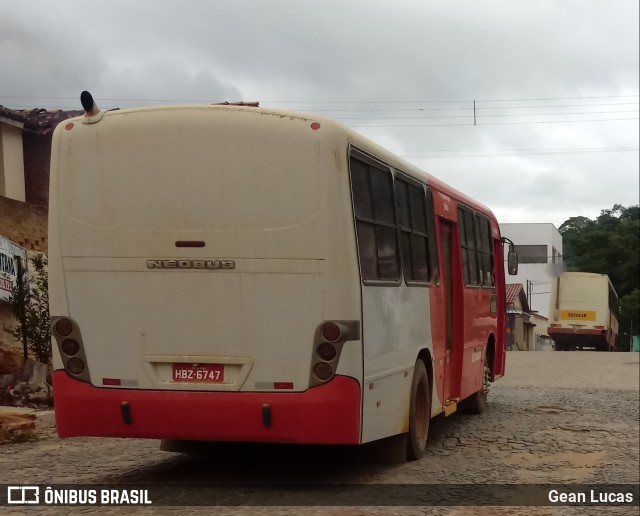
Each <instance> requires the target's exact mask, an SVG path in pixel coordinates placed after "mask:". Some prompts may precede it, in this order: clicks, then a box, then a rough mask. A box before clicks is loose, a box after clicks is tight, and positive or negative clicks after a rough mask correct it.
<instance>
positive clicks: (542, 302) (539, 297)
mask: <svg viewBox="0 0 640 516" xmlns="http://www.w3.org/2000/svg"><path fill="white" fill-rule="evenodd" d="M500 232H501V233H502V236H504V237H507V238H509V239H510V240H512V241H513V243H514V244H515V245H546V246H547V256H548V260H547V263H521V264H519V266H518V274H517V275H516V276H509V275H508V272H507V268H506V251H507V250H508V246H506V245H505V257H504V259H505V275H506V277H507V282H508V283H522V285H523V286H524V288H525V291H526V288H527V280H529V281H531V282H533V285H532V291H531V296H530V297H529V308H530V309H531V310H533V311H536V312H539V313H540V314H542V315H544V316H545V317H547V316H548V315H549V299H550V294H549V289H550V286H551V280H552V279H553V278H555V277H556V276H557V275H558V274H559V273H560V272H562V257H560V260H559V261H557V262H556V263H553V260H552V252H553V248H554V247H555V249H556V250H557V251H558V252H559V253H560V255H562V235H561V234H560V233H559V232H558V230H557V229H556V227H555V226H554V225H553V224H542V223H541V224H500Z"/></svg>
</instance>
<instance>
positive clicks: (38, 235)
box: [0, 183, 48, 253]
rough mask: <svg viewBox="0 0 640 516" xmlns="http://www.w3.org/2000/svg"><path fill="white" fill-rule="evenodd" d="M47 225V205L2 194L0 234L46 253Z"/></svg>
mask: <svg viewBox="0 0 640 516" xmlns="http://www.w3.org/2000/svg"><path fill="white" fill-rule="evenodd" d="M47 185H48V183H47ZM47 225H48V218H47V209H46V208H45V207H43V206H36V205H34V204H29V203H26V202H20V201H15V200H13V199H9V198H7V197H2V196H0V235H2V236H3V237H5V238H8V239H9V240H12V241H14V242H15V243H16V244H18V245H20V246H22V247H24V248H25V249H27V250H29V251H39V252H43V253H46V252H47V230H48V227H47Z"/></svg>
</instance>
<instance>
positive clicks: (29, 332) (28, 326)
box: [9, 255, 51, 364]
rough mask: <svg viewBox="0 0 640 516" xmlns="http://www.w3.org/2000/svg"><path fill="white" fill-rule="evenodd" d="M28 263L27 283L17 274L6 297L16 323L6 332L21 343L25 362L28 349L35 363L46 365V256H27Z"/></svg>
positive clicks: (48, 353) (48, 341)
mask: <svg viewBox="0 0 640 516" xmlns="http://www.w3.org/2000/svg"><path fill="white" fill-rule="evenodd" d="M31 264H32V265H33V278H32V280H31V282H27V281H25V276H22V275H21V276H20V277H19V281H18V282H17V285H16V286H15V287H14V289H13V292H12V295H11V298H10V299H9V302H10V303H11V304H12V306H13V311H14V314H15V315H16V318H17V320H18V324H17V325H16V326H15V327H14V328H11V329H10V332H11V334H12V335H13V336H14V338H16V339H17V340H18V341H20V342H22V344H23V347H24V361H25V362H26V361H27V349H29V350H31V351H32V352H33V354H34V355H35V357H36V359H37V360H38V361H39V362H43V363H45V364H48V363H50V362H51V325H50V319H49V280H48V275H47V257H46V256H45V255H36V256H34V257H33V258H32V259H31Z"/></svg>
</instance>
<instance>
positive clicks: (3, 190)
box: [0, 121, 25, 201]
mask: <svg viewBox="0 0 640 516" xmlns="http://www.w3.org/2000/svg"><path fill="white" fill-rule="evenodd" d="M0 195H3V196H5V197H10V198H11V199H16V200H18V201H24V200H25V182H24V157H23V150H22V129H21V128H20V127H17V126H15V125H11V124H8V123H4V122H1V121H0Z"/></svg>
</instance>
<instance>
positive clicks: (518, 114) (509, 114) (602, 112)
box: [334, 109, 639, 120]
mask: <svg viewBox="0 0 640 516" xmlns="http://www.w3.org/2000/svg"><path fill="white" fill-rule="evenodd" d="M638 111H639V110H638V109H627V110H620V111H582V112H571V113H508V114H501V115H477V117H476V118H477V119H478V120H480V119H481V118H496V117H503V116H561V115H608V114H611V113H637V112H638ZM471 116H472V115H471V114H469V115H445V116H390V117H355V116H354V117H351V116H350V117H334V120H404V119H413V120H424V119H433V118H469V117H471Z"/></svg>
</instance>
